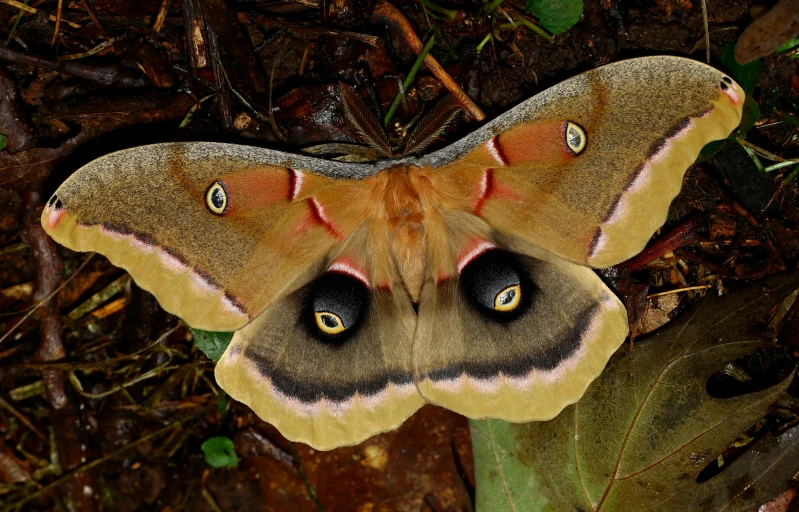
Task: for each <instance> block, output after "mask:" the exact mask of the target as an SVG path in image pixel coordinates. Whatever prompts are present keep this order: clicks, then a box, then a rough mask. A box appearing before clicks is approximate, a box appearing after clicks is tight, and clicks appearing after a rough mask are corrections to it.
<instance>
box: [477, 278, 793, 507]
mask: <svg viewBox="0 0 799 512" xmlns="http://www.w3.org/2000/svg"><path fill="white" fill-rule="evenodd" d="M797 288H799V272H797V273H793V274H791V275H787V276H786V275H778V276H774V277H773V278H771V279H769V280H766V281H764V282H762V283H759V284H757V285H755V286H752V287H750V288H748V289H746V290H744V291H742V292H738V293H735V294H732V295H729V296H726V297H721V298H717V297H710V296H708V297H706V298H704V299H703V300H702V302H701V303H700V304H699V305H698V306H697V307H695V308H694V309H693V310H692V311H690V312H688V313H687V314H685V315H683V316H682V317H681V318H679V319H678V320H676V321H675V322H673V323H671V324H669V326H667V327H666V328H664V329H663V330H661V332H660V333H659V334H658V335H657V336H654V337H652V338H650V339H649V340H646V341H643V342H640V343H636V344H635V346H634V347H633V349H632V350H630V348H629V346H627V345H625V346H624V347H623V348H622V349H620V350H619V351H618V352H617V353H616V354H615V355H614V356H613V358H612V359H611V362H610V363H609V365H608V367H607V368H606V369H605V371H604V372H603V373H602V375H601V376H600V377H599V378H598V379H597V380H596V381H594V382H593V383H592V384H591V385H590V386H589V388H588V390H587V392H586V394H585V396H583V398H582V399H581V400H580V401H579V402H578V403H577V404H575V405H571V406H569V407H567V408H566V409H564V411H563V412H562V413H561V414H560V415H558V416H557V417H556V418H555V419H553V420H550V421H546V422H534V423H527V424H507V423H504V422H502V421H500V420H488V421H474V422H472V443H473V445H474V456H475V475H476V477H477V502H478V508H477V510H478V512H479V511H491V512H495V511H496V512H501V511H506V510H515V511H520V510H524V511H545V510H547V511H548V510H557V511H559V510H585V511H598V510H605V511H612V510H624V511H630V512H636V511H643V510H652V511H654V510H658V511H673V510H721V509H722V508H724V509H725V510H752V509H754V508H756V503H757V502H758V501H762V500H765V499H768V498H769V497H770V496H773V495H774V494H776V493H779V492H782V491H784V490H785V484H786V482H787V481H789V480H790V479H791V477H792V475H793V473H794V472H795V471H796V462H795V460H796V459H795V457H796V454H797V452H799V448H798V445H799V428H797V429H794V430H793V431H789V433H790V435H787V434H784V435H783V436H780V437H779V438H777V439H770V438H769V439H767V438H763V439H761V440H760V441H758V443H757V444H756V445H755V446H754V447H753V448H752V449H750V451H749V452H746V453H744V455H743V456H741V458H739V459H738V460H735V461H733V462H732V463H730V465H729V466H728V467H726V469H724V470H723V471H721V472H720V473H719V474H717V475H715V476H714V477H712V478H710V479H708V480H706V481H703V482H702V483H696V480H697V477H698V475H699V473H700V472H701V471H702V469H704V468H705V467H706V466H707V465H708V464H709V463H710V462H711V461H714V460H715V459H716V458H717V457H718V456H719V455H720V454H721V453H722V452H723V451H724V449H725V448H726V447H727V446H729V445H730V443H731V442H733V441H734V440H735V439H737V438H738V436H739V435H740V434H741V433H742V432H744V431H745V430H746V429H747V428H749V427H751V426H752V425H753V424H755V423H756V422H757V421H758V420H759V419H760V418H761V417H762V416H763V415H764V414H765V412H766V410H767V408H768V406H769V404H771V403H772V402H774V401H775V400H776V399H778V398H779V397H780V396H781V395H782V394H783V392H784V391H785V389H786V388H787V387H788V384H789V383H790V381H791V379H790V378H787V379H785V380H784V381H783V382H782V383H780V384H777V385H774V386H772V387H770V388H767V389H764V390H761V391H755V392H752V393H749V394H745V395H741V396H735V397H732V398H726V399H718V398H713V397H711V396H710V395H708V393H707V391H706V382H707V380H708V378H709V377H710V376H711V375H712V374H714V373H715V372H716V371H718V370H720V369H722V368H724V367H725V366H726V365H727V364H728V363H729V362H731V361H734V360H736V359H738V358H739V357H742V356H744V355H746V354H748V353H750V352H752V351H753V350H755V349H757V348H760V347H763V346H766V345H767V344H766V343H762V342H758V341H755V340H758V339H759V338H760V337H761V334H760V332H758V330H757V328H756V327H755V325H756V322H758V321H760V320H762V318H764V317H766V315H767V313H768V312H769V310H770V309H771V308H772V307H773V306H774V305H775V304H778V303H779V302H780V301H782V300H783V299H785V298H786V297H788V296H789V295H791V293H792V292H794V290H796V289H797ZM764 289H768V290H769V292H768V293H763V290H764ZM794 298H795V296H794ZM545 398H546V397H542V399H545ZM786 435H787V437H786ZM766 437H768V436H766ZM790 460H793V461H792V462H788V461H790ZM547 502H548V503H547ZM725 507H726V508H725Z"/></svg>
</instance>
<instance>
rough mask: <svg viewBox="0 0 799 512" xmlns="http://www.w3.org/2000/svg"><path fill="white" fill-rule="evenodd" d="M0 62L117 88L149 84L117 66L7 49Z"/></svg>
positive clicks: (147, 81) (140, 77)
mask: <svg viewBox="0 0 799 512" xmlns="http://www.w3.org/2000/svg"><path fill="white" fill-rule="evenodd" d="M0 60H4V61H6V62H11V63H13V64H19V65H21V66H35V67H37V68H43V69H50V70H53V71H58V72H59V73H66V74H67V75H73V76H79V77H81V78H85V79H86V80H90V81H92V82H96V83H100V84H103V85H115V86H118V87H142V86H144V85H148V84H149V80H147V78H146V77H143V76H141V75H133V74H132V73H130V72H129V71H127V70H124V69H121V68H119V67H118V66H90V65H88V64H83V63H80V62H61V61H57V60H48V59H43V58H41V57H34V56H33V55H28V54H27V53H20V52H16V51H14V50H9V49H8V48H0Z"/></svg>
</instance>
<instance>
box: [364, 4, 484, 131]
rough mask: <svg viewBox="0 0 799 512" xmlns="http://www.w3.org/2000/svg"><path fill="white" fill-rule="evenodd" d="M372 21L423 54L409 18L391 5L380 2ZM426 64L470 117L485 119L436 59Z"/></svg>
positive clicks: (426, 60)
mask: <svg viewBox="0 0 799 512" xmlns="http://www.w3.org/2000/svg"><path fill="white" fill-rule="evenodd" d="M372 21H373V22H375V23H384V24H386V25H388V26H390V27H391V28H393V29H394V30H396V31H397V32H399V34H400V36H401V37H402V39H403V41H405V44H407V45H408V47H409V48H410V49H411V50H412V51H413V52H414V53H415V54H417V55H419V54H420V53H421V52H422V49H423V47H424V46H423V45H422V41H421V40H420V39H419V37H418V36H417V35H416V32H414V30H413V27H411V24H410V22H409V21H408V18H406V17H405V15H404V14H402V12H400V10H399V9H397V8H396V7H394V6H393V5H391V4H390V3H388V2H385V1H383V0H379V1H378V2H377V4H375V7H374V10H373V11H372ZM424 63H425V65H426V66H427V69H429V70H430V72H431V73H433V75H435V77H436V78H438V80H439V81H440V82H441V84H442V85H443V86H444V87H446V88H447V90H448V91H449V92H450V93H451V94H452V95H453V96H454V97H455V99H456V100H457V101H458V103H460V105H461V106H462V107H463V110H464V111H465V112H466V113H467V114H469V116H470V117H472V118H473V119H475V120H476V121H482V120H483V119H485V117H486V116H485V113H484V112H483V111H482V110H481V109H480V107H478V106H477V104H476V103H475V102H474V101H472V99H471V98H470V97H469V96H468V95H467V94H466V93H465V92H463V89H461V88H460V86H459V85H458V84H457V83H456V82H455V80H454V79H453V78H452V77H451V76H450V74H449V73H447V72H446V70H444V68H443V67H442V66H441V64H439V63H438V61H437V60H436V59H435V57H433V56H432V55H429V54H428V55H427V56H426V57H425V58H424Z"/></svg>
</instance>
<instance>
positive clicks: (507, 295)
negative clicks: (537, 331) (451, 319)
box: [461, 250, 535, 322]
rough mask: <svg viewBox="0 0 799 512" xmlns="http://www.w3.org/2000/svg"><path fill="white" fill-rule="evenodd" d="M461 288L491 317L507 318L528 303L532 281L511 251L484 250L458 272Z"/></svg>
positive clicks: (497, 319) (510, 317)
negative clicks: (459, 273)
mask: <svg viewBox="0 0 799 512" xmlns="http://www.w3.org/2000/svg"><path fill="white" fill-rule="evenodd" d="M461 289H462V290H463V292H464V294H465V295H466V297H467V299H468V300H469V301H470V302H471V303H472V304H473V305H474V306H476V307H477V309H479V310H480V311H481V312H483V313H484V314H486V315H487V316H489V317H490V318H492V319H494V320H496V321H500V322H506V321H510V320H513V319H515V318H518V317H519V316H521V315H522V314H523V313H524V312H525V311H526V310H527V308H528V307H529V306H530V302H531V299H532V296H533V294H534V293H535V285H534V284H533V282H532V281H531V280H530V278H529V276H528V274H527V272H526V270H525V268H524V267H523V266H522V265H521V262H520V261H519V260H518V258H516V257H515V256H514V255H513V254H511V253H509V252H506V251H501V250H491V251H487V252H485V253H483V254H481V255H480V256H478V257H476V258H475V259H474V260H472V261H471V262H470V263H469V264H468V265H467V266H466V267H465V268H464V269H463V271H462V272H461Z"/></svg>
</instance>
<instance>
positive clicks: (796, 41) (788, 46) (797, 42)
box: [777, 37, 799, 57]
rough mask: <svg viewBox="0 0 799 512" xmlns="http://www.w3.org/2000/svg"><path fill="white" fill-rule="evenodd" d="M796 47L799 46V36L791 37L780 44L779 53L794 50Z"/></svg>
mask: <svg viewBox="0 0 799 512" xmlns="http://www.w3.org/2000/svg"><path fill="white" fill-rule="evenodd" d="M796 48H799V37H795V38H793V39H790V40H788V41H785V42H784V43H782V44H781V45H780V47H779V48H777V53H785V52H789V51H791V50H794V49H796ZM794 57H795V56H794Z"/></svg>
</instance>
